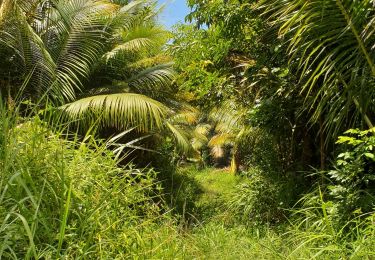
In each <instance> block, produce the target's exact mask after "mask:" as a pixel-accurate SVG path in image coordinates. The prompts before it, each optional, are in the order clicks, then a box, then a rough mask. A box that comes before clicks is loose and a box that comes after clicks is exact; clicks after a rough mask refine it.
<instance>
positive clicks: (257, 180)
mask: <svg viewBox="0 0 375 260" xmlns="http://www.w3.org/2000/svg"><path fill="white" fill-rule="evenodd" d="M244 174H245V176H246V177H247V180H246V181H245V182H243V183H241V184H239V185H238V186H237V190H236V191H235V192H234V193H233V194H234V196H233V198H232V200H231V201H230V202H229V209H230V210H231V212H232V214H234V215H236V216H237V217H238V218H239V219H240V220H241V221H242V222H244V223H257V222H259V223H278V222H280V221H281V220H282V219H284V210H283V208H285V207H286V204H287V203H286V201H287V200H286V199H287V198H286V197H287V196H285V195H287V194H284V187H285V184H284V183H282V182H281V181H280V178H279V177H278V176H277V175H275V174H266V173H265V172H263V171H262V170H260V169H259V168H252V169H250V171H249V172H246V173H244ZM271 175H272V176H271Z"/></svg>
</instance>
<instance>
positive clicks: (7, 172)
mask: <svg viewBox="0 0 375 260" xmlns="http://www.w3.org/2000/svg"><path fill="white" fill-rule="evenodd" d="M0 145H1V150H0V173H1V174H0V258H1V259H82V258H83V259H312V258H316V259H373V257H375V228H374V224H373V223H374V220H375V215H368V216H366V219H358V220H357V222H355V223H354V225H352V226H353V230H352V231H348V232H345V234H344V235H345V236H344V238H343V236H342V233H343V232H338V231H337V230H332V228H330V227H331V225H330V221H331V220H330V219H329V218H327V217H326V215H327V214H326V213H327V206H329V205H328V204H326V203H325V202H323V201H319V200H318V201H317V205H316V206H314V207H311V208H307V207H306V208H304V209H302V210H299V211H296V217H295V219H291V220H290V223H289V224H286V223H284V224H280V225H279V226H278V227H274V226H268V225H265V224H263V225H258V224H256V223H253V225H249V224H248V223H247V224H246V225H245V223H243V222H241V221H240V220H238V219H237V218H235V217H234V216H233V213H232V212H231V210H230V209H229V208H228V203H232V202H233V198H236V196H234V195H236V194H238V193H239V192H241V191H242V189H243V187H242V186H243V185H242V186H241V184H243V183H244V182H246V179H244V178H245V177H239V176H235V175H232V174H230V173H229V172H227V171H225V170H218V169H213V168H207V169H203V170H197V169H196V168H195V167H193V166H192V167H184V168H179V169H178V170H177V172H176V173H174V174H173V175H172V176H170V178H169V179H167V180H164V182H160V180H159V178H158V177H157V176H158V174H157V173H156V172H154V171H153V170H152V169H136V168H134V167H133V166H132V165H130V164H128V165H125V166H123V167H120V166H118V162H117V161H116V159H115V156H114V154H113V153H112V152H111V151H108V149H107V148H106V145H105V143H104V142H102V141H98V140H95V139H93V138H92V137H90V136H87V137H86V138H84V139H83V141H79V139H78V138H77V136H75V135H73V136H70V137H69V138H66V136H64V135H62V134H61V133H59V131H51V130H50V129H49V128H48V126H47V125H46V124H45V123H44V122H43V121H42V120H40V119H39V118H38V117H33V118H20V117H18V116H17V114H16V113H12V112H11V111H7V110H5V109H1V107H0ZM162 186H164V189H163V188H162ZM239 187H242V188H241V189H240V188H239ZM165 193H169V194H165ZM245 194H246V193H245ZM172 209H174V210H172Z"/></svg>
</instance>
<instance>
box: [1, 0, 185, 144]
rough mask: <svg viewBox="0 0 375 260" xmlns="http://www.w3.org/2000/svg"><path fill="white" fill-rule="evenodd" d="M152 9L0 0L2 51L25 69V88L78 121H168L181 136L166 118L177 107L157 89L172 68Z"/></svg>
mask: <svg viewBox="0 0 375 260" xmlns="http://www.w3.org/2000/svg"><path fill="white" fill-rule="evenodd" d="M153 10H154V6H153V5H152V4H149V3H147V2H145V1H132V2H131V3H130V4H127V5H124V4H115V3H113V2H111V1H109V0H100V1H99V0H87V1H80V0H60V1H52V0H33V1H29V0H21V1H15V0H4V1H3V2H1V3H0V30H1V43H2V47H3V48H1V49H5V48H7V49H8V50H12V51H13V53H12V54H11V55H10V56H9V57H7V58H8V59H10V60H17V61H18V64H19V67H21V68H22V69H23V70H24V71H25V74H24V75H23V78H24V79H27V80H28V81H27V83H28V84H25V85H24V86H25V87H24V89H23V93H24V96H26V97H29V98H32V99H33V100H34V101H38V102H40V100H41V99H42V98H44V97H48V99H50V100H52V101H53V102H54V103H55V104H58V105H62V106H61V107H60V109H61V110H62V111H63V112H64V113H66V114H67V116H68V118H70V119H77V120H78V119H79V120H80V119H84V120H83V122H82V123H81V125H86V126H88V125H90V124H92V123H93V122H100V126H104V127H108V126H114V127H117V128H119V130H123V128H124V127H133V126H136V127H137V129H138V130H139V131H141V132H145V131H152V130H163V129H169V131H170V132H171V133H173V134H174V136H175V138H177V140H178V142H179V143H181V144H182V143H184V141H185V138H183V136H182V134H181V133H178V130H177V128H176V126H175V125H173V124H172V122H168V121H167V120H166V119H167V117H170V115H171V114H176V113H178V111H177V109H176V108H170V107H168V106H167V104H163V103H165V101H166V99H167V98H166V95H163V94H165V93H167V92H168V91H164V92H162V91H158V90H162V89H163V90H165V89H167V88H168V87H169V86H170V84H171V82H172V80H173V76H174V73H173V70H172V69H171V63H170V62H169V60H168V58H166V57H163V56H162V55H160V52H161V48H162V45H163V44H164V43H165V42H166V40H167V39H168V33H167V32H166V31H165V30H164V29H163V28H161V27H160V26H157V24H156V23H155V15H156V13H155V12H154V11H153ZM16 92H18V89H17V90H15V91H14V92H13V93H16ZM160 93H162V94H160ZM146 95H147V96H146ZM151 97H152V98H157V99H158V100H159V101H157V100H155V99H152V98H151ZM162 102H163V103H162Z"/></svg>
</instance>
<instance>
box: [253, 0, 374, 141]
mask: <svg viewBox="0 0 375 260" xmlns="http://www.w3.org/2000/svg"><path fill="white" fill-rule="evenodd" d="M373 4H374V1H372V0H361V1H353V0H297V1H295V0H276V1H274V0H272V1H271V0H263V1H261V4H260V9H261V10H262V12H263V14H264V15H266V16H268V17H269V18H270V21H271V23H272V24H273V25H274V26H275V27H277V28H278V30H279V36H280V37H283V38H285V39H286V42H287V43H288V44H289V48H288V52H289V56H290V65H291V67H292V68H293V69H294V70H295V71H298V73H299V75H300V79H301V83H302V85H303V88H302V89H301V93H303V94H304V95H305V96H306V103H305V109H307V110H310V111H311V112H312V114H313V116H312V120H313V121H318V120H322V118H324V123H325V128H326V130H327V131H328V132H329V133H331V134H336V133H337V132H339V131H341V129H342V126H345V127H352V126H355V125H356V124H357V122H358V121H361V122H363V123H364V124H366V125H367V126H368V127H369V128H371V127H373V123H372V121H371V118H372V117H373V113H374V107H373V104H374V98H375V91H374V76H375V65H374V60H375V52H374V51H373V49H374V46H375V34H374V32H375V8H374V5H373Z"/></svg>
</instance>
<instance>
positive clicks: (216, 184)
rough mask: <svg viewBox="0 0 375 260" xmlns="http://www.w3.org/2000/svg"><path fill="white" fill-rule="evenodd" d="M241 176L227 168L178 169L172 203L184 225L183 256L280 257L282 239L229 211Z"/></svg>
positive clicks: (194, 257)
mask: <svg viewBox="0 0 375 260" xmlns="http://www.w3.org/2000/svg"><path fill="white" fill-rule="evenodd" d="M242 182H243V179H242V177H240V176H235V175H233V174H230V173H229V171H227V170H225V169H215V168H207V169H202V170H198V169H196V168H195V167H183V168H180V169H178V171H177V173H176V174H175V175H174V179H173V191H172V192H173V194H172V195H173V196H172V200H173V201H172V203H173V204H174V205H175V207H176V210H177V211H178V212H179V214H180V216H181V219H182V222H184V221H185V224H184V230H185V231H184V234H185V235H184V239H183V241H181V242H182V243H183V251H184V252H183V255H184V257H183V258H184V259H250V258H255V259H277V258H278V256H277V254H276V252H280V251H281V250H282V249H281V247H282V240H281V238H280V237H279V236H278V235H277V234H276V233H273V232H272V231H266V233H265V232H264V230H261V227H259V228H258V227H251V228H250V227H246V226H245V225H242V224H241V223H240V222H238V221H237V220H235V218H234V216H233V215H232V214H231V212H230V211H229V209H228V208H229V207H230V204H231V200H232V198H233V195H234V193H235V192H236V186H237V185H239V184H241V183H242Z"/></svg>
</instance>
